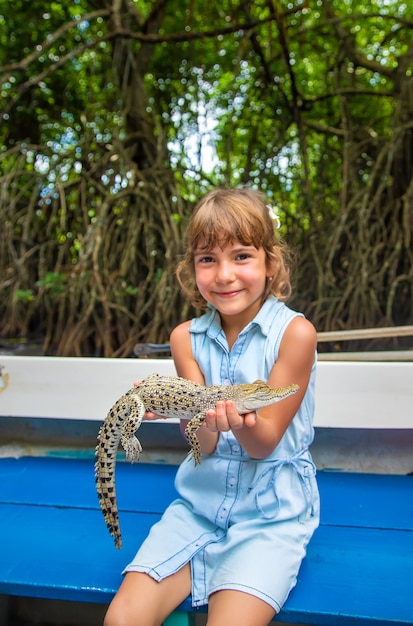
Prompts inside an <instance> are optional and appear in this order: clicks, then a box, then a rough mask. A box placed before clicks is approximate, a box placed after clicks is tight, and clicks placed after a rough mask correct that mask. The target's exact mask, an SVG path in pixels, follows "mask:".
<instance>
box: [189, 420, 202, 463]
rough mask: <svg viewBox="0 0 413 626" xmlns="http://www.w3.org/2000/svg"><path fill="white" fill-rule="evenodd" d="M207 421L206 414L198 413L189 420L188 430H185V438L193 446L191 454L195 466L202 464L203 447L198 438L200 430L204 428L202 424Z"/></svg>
mask: <svg viewBox="0 0 413 626" xmlns="http://www.w3.org/2000/svg"><path fill="white" fill-rule="evenodd" d="M205 420H206V413H205V412H202V413H198V414H197V415H195V417H193V418H192V419H191V420H189V422H188V424H187V426H186V428H185V437H186V438H187V440H188V443H189V445H190V446H191V450H190V452H189V454H190V455H191V456H192V458H193V459H194V462H195V465H199V463H200V462H201V446H200V444H199V439H198V437H197V436H196V433H197V431H198V429H199V428H200V427H201V426H202V424H203V423H204V422H205Z"/></svg>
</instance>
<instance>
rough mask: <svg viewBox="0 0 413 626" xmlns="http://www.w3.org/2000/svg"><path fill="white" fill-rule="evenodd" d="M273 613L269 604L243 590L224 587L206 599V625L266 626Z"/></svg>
mask: <svg viewBox="0 0 413 626" xmlns="http://www.w3.org/2000/svg"><path fill="white" fill-rule="evenodd" d="M274 615H275V611H274V609H273V608H272V607H271V606H270V605H269V604H267V603H266V602H264V601H263V600H260V599H259V598H256V597H255V596H252V595H250V594H249V593H244V592H243V591H234V590H232V589H225V590H223V591H217V592H215V593H213V594H212V595H211V596H210V597H209V599H208V622H207V626H268V624H269V623H270V622H271V620H272V618H273V617H274Z"/></svg>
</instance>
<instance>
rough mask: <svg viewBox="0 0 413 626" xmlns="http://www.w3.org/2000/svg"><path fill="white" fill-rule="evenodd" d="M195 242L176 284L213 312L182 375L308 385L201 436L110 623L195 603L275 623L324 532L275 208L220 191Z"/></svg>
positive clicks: (311, 358)
mask: <svg viewBox="0 0 413 626" xmlns="http://www.w3.org/2000/svg"><path fill="white" fill-rule="evenodd" d="M187 239H188V246H187V252H186V256H185V258H184V259H183V261H182V262H181V263H180V265H179V266H178V269H177V276H178V280H179V282H180V285H181V287H182V289H183V291H184V292H185V293H186V294H187V295H188V296H189V297H191V299H192V302H193V304H194V305H195V306H198V307H204V308H206V309H207V312H206V313H204V315H202V316H201V317H199V318H197V319H194V320H192V321H187V322H184V323H183V324H180V325H179V326H178V327H177V328H175V329H174V331H173V332H172V334H171V351H172V356H173V359H174V362H175V366H176V370H177V373H178V375H179V376H183V377H185V378H187V379H189V380H193V381H195V382H197V383H201V384H205V385H211V384H214V383H216V384H221V385H233V384H240V383H248V382H252V381H254V380H256V379H258V378H260V379H262V380H266V381H268V384H269V385H271V386H274V387H281V386H285V385H289V384H291V383H298V384H299V386H300V388H299V391H298V392H297V393H296V394H295V395H293V396H290V397H289V398H287V399H286V400H283V401H282V402H279V403H277V404H274V405H272V406H269V407H267V408H264V409H260V410H259V411H258V412H252V413H248V414H247V415H238V413H237V411H236V410H235V407H234V404H233V403H232V402H218V403H217V406H216V409H215V410H214V411H210V412H209V413H208V415H207V420H206V422H205V424H204V427H203V428H201V429H200V430H199V431H198V436H199V440H200V443H201V449H202V461H201V463H200V465H199V466H198V467H194V463H193V461H192V460H191V459H189V458H187V459H186V460H184V461H183V463H182V464H181V466H180V467H179V469H178V472H177V476H176V485H175V486H176V488H177V491H178V493H179V495H180V498H179V499H178V500H176V501H175V502H173V503H172V504H171V505H170V506H169V507H168V509H167V510H166V512H165V514H164V516H163V517H162V519H161V520H160V521H159V522H158V523H157V524H155V526H154V527H153V528H152V529H151V531H150V533H149V536H148V538H147V539H146V540H145V542H144V543H143V545H142V546H141V548H140V549H139V551H138V553H137V554H136V556H135V558H134V560H133V561H132V563H130V564H129V565H128V567H127V568H126V570H125V573H126V575H125V578H124V580H123V583H122V585H121V587H120V588H119V591H118V593H117V595H116V596H115V598H114V599H113V601H112V604H111V605H110V607H109V609H108V612H107V615H106V619H105V626H121V625H122V626H138V625H139V626H159V625H160V624H162V622H163V620H164V619H165V618H166V617H167V616H168V615H169V614H170V613H171V612H172V611H173V610H174V609H175V608H176V607H177V606H178V605H179V604H180V603H181V602H182V601H183V600H184V599H185V598H186V597H187V596H188V595H189V594H190V593H191V594H192V602H193V605H194V606H200V605H203V604H208V622H207V624H208V626H218V625H219V626H232V625H234V626H266V625H267V624H268V623H269V622H270V621H271V619H272V618H273V616H274V614H275V613H277V612H279V611H280V609H281V607H282V605H283V603H284V602H285V600H286V598H287V596H288V594H289V592H290V590H291V588H292V587H293V586H294V585H295V583H296V578H297V573H298V570H299V568H300V564H301V561H302V559H303V557H304V555H305V551H306V546H307V544H308V541H309V540H310V538H311V536H312V534H313V532H314V530H315V528H316V527H317V525H318V509H319V502H318V491H317V485H316V482H315V467H314V464H313V462H312V460H311V456H310V453H309V451H308V446H309V445H310V443H311V442H312V439H313V426H312V420H313V410H314V375H315V354H316V352H315V351H316V341H317V339H316V332H315V329H314V327H313V326H312V324H311V323H310V322H309V321H307V320H306V319H305V318H304V317H303V316H302V315H301V314H299V313H296V312H294V311H292V310H291V309H289V308H288V307H287V306H286V305H285V304H284V301H285V300H286V299H287V298H288V296H289V295H290V292H291V286H290V279H289V265H288V257H287V253H286V249H285V247H284V246H283V245H282V244H281V242H280V241H279V240H278V239H277V237H276V235H275V231H274V224H273V222H272V219H271V216H270V213H269V208H268V207H267V206H266V204H265V201H264V199H263V197H262V196H261V195H260V194H259V193H257V192H254V191H251V190H247V189H234V190H229V189H218V190H216V191H213V192H211V193H209V194H208V195H207V196H206V197H205V198H204V199H203V200H202V201H201V202H200V203H199V205H198V207H197V208H196V210H195V212H194V214H193V216H192V219H191V222H190V224H189V228H188V234H187ZM146 417H147V419H151V418H153V417H155V416H154V415H153V414H147V415H146ZM185 425H186V422H184V423H183V424H181V427H182V429H184V428H185Z"/></svg>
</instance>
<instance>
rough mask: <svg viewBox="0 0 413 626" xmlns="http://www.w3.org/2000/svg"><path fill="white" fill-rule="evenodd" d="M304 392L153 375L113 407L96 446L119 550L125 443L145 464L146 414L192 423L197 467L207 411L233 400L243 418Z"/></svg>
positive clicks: (104, 505)
mask: <svg viewBox="0 0 413 626" xmlns="http://www.w3.org/2000/svg"><path fill="white" fill-rule="evenodd" d="M297 390H298V385H289V386H287V387H280V388H276V387H269V386H268V385H267V384H266V383H264V382H263V381H262V380H256V381H255V382H253V383H249V384H242V385H231V386H220V385H210V386H208V387H206V386H204V385H199V384H197V383H194V382H191V381H190V380H187V379H185V378H180V377H178V376H159V375H158V374H151V375H150V376H148V377H147V378H145V379H144V380H142V381H141V382H140V383H139V385H137V386H136V387H132V389H130V390H129V391H127V392H126V393H125V394H124V395H123V396H122V397H121V398H119V400H118V401H117V402H116V403H115V404H114V405H113V407H112V408H111V409H110V411H109V413H108V414H107V416H106V419H105V421H104V422H103V424H102V426H101V428H100V430H99V434H98V444H97V446H96V463H95V472H96V488H97V493H98V497H99V503H100V508H101V509H102V513H103V516H104V519H105V522H106V526H107V527H108V529H109V532H110V534H111V535H112V536H113V537H114V540H115V546H116V547H117V548H121V547H122V539H121V533H120V525H119V513H118V507H117V499H116V483H115V467H116V453H117V449H118V447H119V441H120V442H121V444H122V447H123V449H124V450H125V452H126V459H127V460H128V461H130V462H131V463H134V462H135V461H137V460H138V459H139V456H140V454H141V452H142V446H141V444H140V442H139V440H138V439H137V437H136V436H135V432H136V431H137V429H138V428H139V426H140V425H141V422H142V419H143V416H144V414H145V411H152V412H153V413H156V414H157V415H160V416H163V417H176V418H180V419H184V420H189V421H188V425H187V427H186V429H185V436H186V438H187V439H188V442H189V444H190V446H191V451H190V454H191V455H192V457H193V459H194V462H195V465H198V463H199V462H200V460H201V447H200V444H199V441H198V438H197V436H196V432H197V430H198V429H199V428H200V426H201V425H202V424H203V422H204V421H205V419H206V412H207V411H208V410H209V409H215V407H216V403H217V402H218V401H220V400H223V401H226V400H232V401H233V402H234V403H235V406H236V408H237V411H238V413H239V414H240V415H242V414H245V413H249V412H250V411H256V410H258V409H260V408H262V407H264V406H268V405H270V404H274V403H275V402H279V401H280V400H283V399H284V398H287V397H288V396H291V395H292V394H294V393H295V392H296V391H297Z"/></svg>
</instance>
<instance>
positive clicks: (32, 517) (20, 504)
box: [0, 457, 413, 626]
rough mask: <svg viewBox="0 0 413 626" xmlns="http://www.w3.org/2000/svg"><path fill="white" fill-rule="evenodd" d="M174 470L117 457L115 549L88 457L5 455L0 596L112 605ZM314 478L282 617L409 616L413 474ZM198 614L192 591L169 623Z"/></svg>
mask: <svg viewBox="0 0 413 626" xmlns="http://www.w3.org/2000/svg"><path fill="white" fill-rule="evenodd" d="M175 471H176V466H173V465H162V464H148V463H139V464H137V465H134V466H131V465H129V464H126V463H118V475H117V483H118V498H119V506H120V520H121V526H122V534H123V541H124V547H123V549H122V550H121V551H119V550H116V549H115V547H114V545H113V541H112V538H111V537H110V536H109V533H108V532H107V529H106V527H105V524H104V522H103V518H102V514H101V512H100V510H99V506H98V501H97V497H96V493H95V485H94V470H93V460H92V459H89V460H79V459H77V460H75V459H62V458H47V457H44V458H42V457H37V458H33V457H23V458H20V459H10V458H3V459H0V593H1V594H5V595H12V596H16V595H17V596H29V597H37V598H50V599H60V600H71V601H81V602H92V603H94V602H98V603H109V602H110V600H111V598H112V597H113V595H114V593H115V592H116V590H117V588H118V586H119V584H120V582H121V574H120V572H121V570H122V567H123V566H124V565H125V564H126V563H127V562H128V560H129V559H130V558H131V557H132V556H133V555H134V553H135V550H136V548H137V546H138V544H139V542H140V541H141V540H143V539H144V537H145V536H146V534H147V533H148V531H149V528H150V527H151V525H152V524H153V523H154V522H155V521H156V520H157V519H159V517H160V515H161V514H162V512H163V510H164V509H165V507H166V506H167V505H168V503H169V502H170V501H171V500H172V498H174V497H175V495H176V494H175V490H174V486H173V479H174V475H175ZM318 478H319V486H320V492H321V501H322V515H321V526H320V527H319V529H318V530H317V531H316V534H315V536H314V538H313V540H312V542H311V544H310V546H309V550H308V555H307V557H306V559H305V560H304V562H303V565H302V568H301V571H300V574H299V580H298V584H297V587H296V588H295V589H294V590H293V591H292V593H291V594H290V597H289V598H288V600H287V603H286V604H285V607H284V609H283V611H282V613H281V614H280V616H279V617H278V618H277V619H279V620H282V621H284V622H285V621H289V622H292V623H297V622H299V623H305V624H322V625H326V626H334V625H343V626H350V625H354V624H369V623H371V624H374V625H375V626H380V625H382V624H383V625H384V624H412V623H413V476H396V475H393V476H388V475H377V474H354V473H339V472H325V471H324V472H319V475H318ZM251 558H254V557H253V555H251ZM201 610H202V609H201ZM193 613H194V610H193V609H192V608H191V604H190V600H189V599H188V600H186V601H185V602H184V603H183V604H182V605H181V606H180V607H179V608H178V611H177V612H176V614H174V616H172V617H171V618H170V620H169V622H168V624H169V626H171V624H188V623H190V621H189V617H190V616H191V615H192V614H193Z"/></svg>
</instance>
